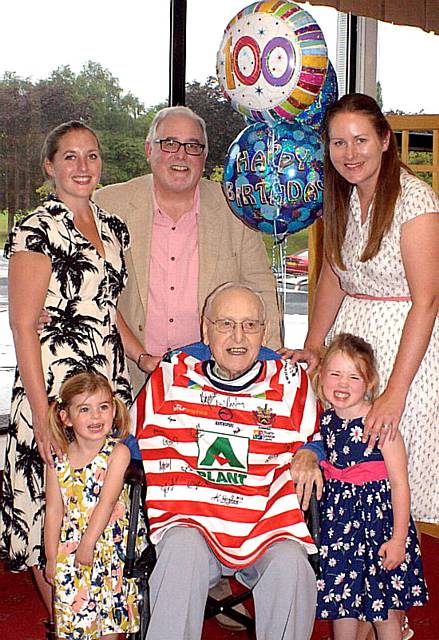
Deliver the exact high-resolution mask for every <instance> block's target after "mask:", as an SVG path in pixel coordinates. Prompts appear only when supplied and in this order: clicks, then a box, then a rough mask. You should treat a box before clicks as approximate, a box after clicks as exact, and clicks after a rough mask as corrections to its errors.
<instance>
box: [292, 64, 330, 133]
mask: <svg viewBox="0 0 439 640" xmlns="http://www.w3.org/2000/svg"><path fill="white" fill-rule="evenodd" d="M337 99H338V84H337V75H336V73H335V69H334V67H333V66H332V64H331V63H330V62H329V63H328V69H327V71H326V78H325V82H324V84H323V87H322V89H321V91H320V93H319V94H318V95H317V97H316V99H315V100H314V102H313V103H312V104H311V105H310V106H309V107H308V109H305V110H304V111H302V113H299V115H298V116H296V117H295V122H301V123H302V124H304V125H306V126H307V127H311V128H312V129H315V130H316V131H318V132H319V133H320V134H321V133H322V132H323V129H324V126H325V117H326V112H327V111H328V109H329V107H330V106H331V105H332V104H334V102H336V100H337Z"/></svg>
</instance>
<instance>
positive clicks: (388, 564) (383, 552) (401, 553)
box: [378, 537, 405, 571]
mask: <svg viewBox="0 0 439 640" xmlns="http://www.w3.org/2000/svg"><path fill="white" fill-rule="evenodd" d="M378 555H379V556H380V557H381V558H382V560H383V567H384V568H385V569H387V570H388V571H392V569H396V567H399V565H400V564H401V562H403V561H404V559H405V540H402V539H401V540H399V539H396V538H393V537H392V538H390V540H388V541H387V542H384V544H382V545H381V547H380V549H379V551H378Z"/></svg>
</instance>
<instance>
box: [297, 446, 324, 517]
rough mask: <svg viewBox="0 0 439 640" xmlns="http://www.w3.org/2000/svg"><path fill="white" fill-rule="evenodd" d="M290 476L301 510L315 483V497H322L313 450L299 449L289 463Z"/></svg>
mask: <svg viewBox="0 0 439 640" xmlns="http://www.w3.org/2000/svg"><path fill="white" fill-rule="evenodd" d="M290 471H291V477H292V478H293V482H294V484H295V485H296V493H297V497H298V500H299V503H300V505H301V507H302V510H303V511H306V510H307V509H308V506H309V501H310V499H311V493H312V489H313V487H314V485H315V487H316V493H317V498H318V499H319V500H320V498H321V497H322V489H323V477H322V473H321V471H320V467H319V463H318V459H317V456H316V454H315V453H314V451H309V450H307V449H299V451H297V453H296V454H295V455H294V457H293V459H292V461H291V465H290Z"/></svg>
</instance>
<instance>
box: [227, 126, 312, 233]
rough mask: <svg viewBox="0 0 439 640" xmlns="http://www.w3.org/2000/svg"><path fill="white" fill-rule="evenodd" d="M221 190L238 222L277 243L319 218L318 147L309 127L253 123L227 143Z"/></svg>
mask: <svg viewBox="0 0 439 640" xmlns="http://www.w3.org/2000/svg"><path fill="white" fill-rule="evenodd" d="M223 191H224V195H225V197H226V200H227V202H228V204H229V206H230V208H231V209H232V211H233V213H235V214H236V215H237V216H238V217H239V218H240V219H241V220H242V221H243V222H245V223H246V224H248V225H249V226H250V227H252V228H253V229H257V230H259V231H263V232H265V233H269V234H271V235H273V236H275V237H276V239H278V240H282V239H283V238H284V237H285V236H286V235H288V234H291V233H295V232H296V231H299V230H300V229H304V228H306V227H308V226H309V225H310V224H312V223H313V222H314V220H315V219H316V218H317V217H318V216H320V215H321V209H322V202H323V143H322V140H321V138H320V136H319V135H318V133H316V132H315V131H314V130H313V129H311V128H309V127H305V126H303V125H301V124H299V123H296V122H292V123H286V122H280V123H278V124H276V125H275V126H274V127H269V126H268V125H266V124H264V123H259V122H258V123H254V124H252V125H250V126H249V127H247V128H246V129H244V130H243V131H241V133H240V134H239V135H238V136H237V138H236V139H235V140H234V142H232V144H231V145H230V148H229V150H228V152H227V155H226V159H225V164H224V178H223Z"/></svg>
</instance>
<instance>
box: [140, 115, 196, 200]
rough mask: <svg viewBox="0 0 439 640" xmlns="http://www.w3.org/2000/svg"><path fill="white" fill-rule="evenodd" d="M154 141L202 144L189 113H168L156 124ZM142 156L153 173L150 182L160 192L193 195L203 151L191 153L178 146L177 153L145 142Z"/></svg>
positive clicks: (153, 143)
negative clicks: (151, 181) (197, 154)
mask: <svg viewBox="0 0 439 640" xmlns="http://www.w3.org/2000/svg"><path fill="white" fill-rule="evenodd" d="M155 139H156V140H165V139H170V140H178V142H198V143H201V144H205V142H206V141H205V140H204V135H203V132H202V130H201V127H200V125H199V124H198V122H196V121H195V120H194V119H193V118H191V117H190V116H187V115H184V114H170V115H168V116H166V117H165V118H164V119H163V120H162V121H161V122H160V123H159V125H158V127H157V131H156V138H155ZM145 149H146V157H147V158H148V161H149V164H150V165H151V171H152V173H153V175H154V184H155V187H156V189H157V190H158V192H159V193H162V194H163V195H168V196H169V195H172V194H193V193H195V189H196V187H197V185H198V183H199V182H200V180H201V176H202V175H203V170H204V163H205V160H206V157H205V154H204V153H202V154H201V155H200V156H192V155H189V154H187V153H186V151H185V150H184V147H180V149H179V150H178V151H177V153H166V151H161V149H160V145H159V144H158V143H156V142H146V144H145Z"/></svg>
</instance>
